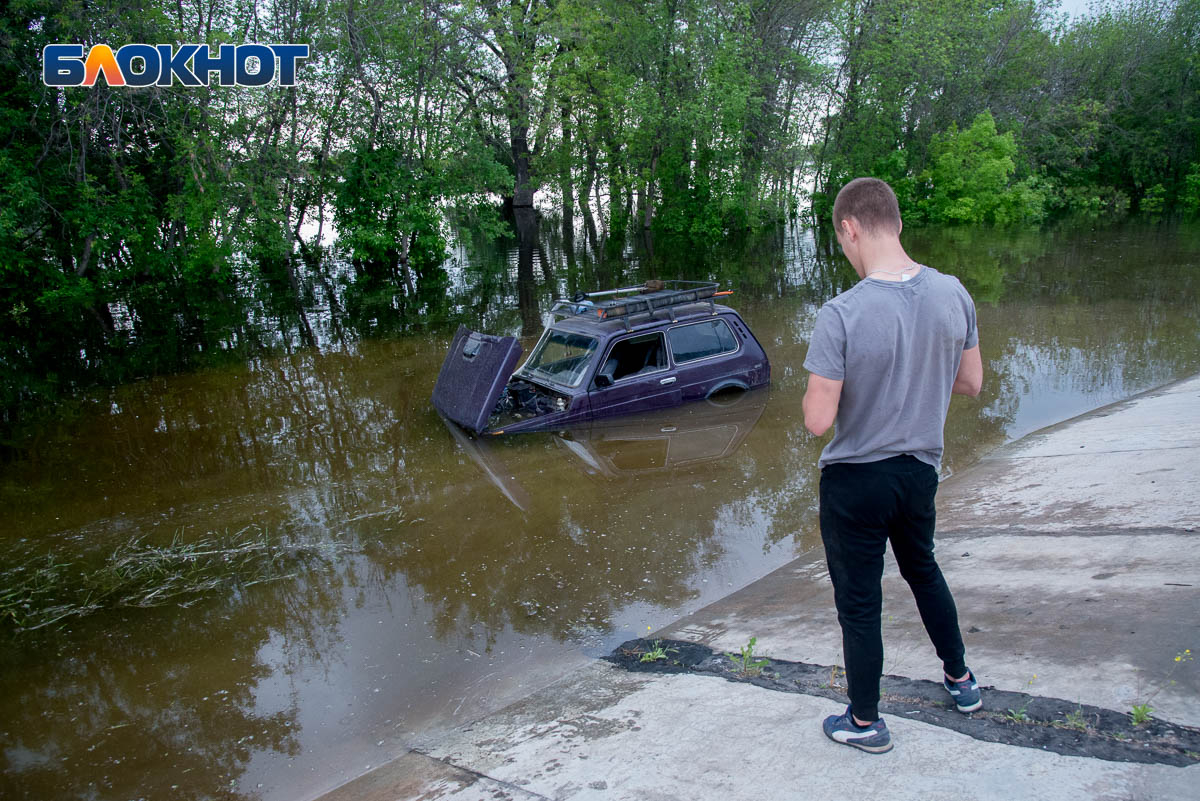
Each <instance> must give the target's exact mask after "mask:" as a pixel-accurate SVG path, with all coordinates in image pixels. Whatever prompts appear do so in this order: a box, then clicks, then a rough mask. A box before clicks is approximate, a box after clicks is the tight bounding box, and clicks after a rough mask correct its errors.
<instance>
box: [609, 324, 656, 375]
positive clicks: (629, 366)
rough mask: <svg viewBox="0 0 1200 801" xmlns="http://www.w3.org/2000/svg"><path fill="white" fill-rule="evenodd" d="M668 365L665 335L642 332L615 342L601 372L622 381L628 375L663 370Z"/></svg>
mask: <svg viewBox="0 0 1200 801" xmlns="http://www.w3.org/2000/svg"><path fill="white" fill-rule="evenodd" d="M666 366H667V349H666V346H665V345H664V344H663V335H662V334H661V333H653V334H642V335H640V336H636V337H629V338H628V339H622V340H620V341H619V342H617V343H616V344H614V345H613V346H612V350H610V351H609V352H608V358H606V359H605V360H604V364H603V365H602V366H601V368H600V374H601V375H607V376H608V377H609V378H611V379H612V380H613V381H620V380H621V379H622V378H627V377H628V376H633V375H639V374H641V373H651V372H654V371H655V370H663V369H665V368H666Z"/></svg>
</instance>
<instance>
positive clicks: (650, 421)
mask: <svg viewBox="0 0 1200 801" xmlns="http://www.w3.org/2000/svg"><path fill="white" fill-rule="evenodd" d="M767 395H768V391H767V389H766V388H765V387H764V388H761V389H754V390H749V391H746V390H731V391H730V392H728V393H720V394H718V395H714V396H713V397H711V398H708V399H706V400H703V401H699V402H697V403H691V404H688V405H686V406H677V407H675V408H671V409H661V410H657V411H653V412H646V413H644V414H637V415H630V416H627V417H621V418H617V419H612V418H610V419H602V420H596V421H593V422H591V423H589V424H585V425H581V426H576V427H572V428H567V429H563V430H561V431H556V432H554V433H553V440H554V442H555V444H556V445H558V446H559V447H561V448H562V449H563V450H565V451H566V452H567V453H569V454H570V455H571V456H572V457H573V458H572V459H571V460H570V461H571V463H572V464H574V465H575V467H576V468H577V469H578V470H580V472H582V473H584V474H585V475H587V476H589V477H592V478H600V479H615V478H620V477H627V476H631V475H640V474H647V473H662V472H669V471H671V470H674V469H677V468H682V467H687V466H691V465H695V464H699V463H703V462H713V461H718V460H720V459H725V458H727V457H729V456H731V455H732V454H733V453H734V452H735V451H737V449H738V448H739V447H740V446H741V444H742V442H744V441H745V439H746V437H747V436H749V434H750V432H751V431H752V430H753V429H754V426H755V425H756V424H757V423H758V420H759V418H760V417H762V413H763V409H765V408H766V405H767ZM443 421H444V422H445V423H446V428H447V430H448V431H449V432H450V434H451V436H453V437H454V439H455V441H456V442H457V443H458V445H459V446H460V447H461V448H462V449H463V450H464V451H465V452H466V453H467V455H468V456H470V457H471V459H472V460H473V461H474V462H475V464H476V465H478V466H479V468H480V470H482V471H483V473H484V475H485V476H486V477H487V479H488V481H490V482H491V483H492V484H493V485H494V486H495V487H496V488H497V489H498V490H499V491H500V492H501V493H502V494H503V495H504V497H505V498H507V499H508V500H509V501H510V502H511V503H512V504H513V505H514V506H516V507H517V508H518V509H520V510H521V511H528V508H529V506H530V503H531V499H530V495H529V493H528V492H527V491H526V490H525V488H524V487H522V486H521V483H520V482H519V481H517V480H516V478H515V477H514V476H513V471H512V470H511V469H510V468H509V467H508V466H507V465H506V463H505V460H504V457H503V453H504V451H505V450H507V448H506V446H505V445H504V443H503V442H502V441H497V440H495V439H491V438H486V437H485V438H477V437H474V436H472V435H470V434H468V433H467V432H465V431H463V429H462V428H460V427H459V426H457V425H455V424H454V423H452V422H450V421H449V420H446V419H445V418H443Z"/></svg>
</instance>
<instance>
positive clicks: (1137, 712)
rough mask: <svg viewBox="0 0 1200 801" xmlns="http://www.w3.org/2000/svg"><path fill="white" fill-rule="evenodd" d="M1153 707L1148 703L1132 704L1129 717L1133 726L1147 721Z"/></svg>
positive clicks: (1152, 711)
mask: <svg viewBox="0 0 1200 801" xmlns="http://www.w3.org/2000/svg"><path fill="white" fill-rule="evenodd" d="M1153 713H1154V707H1152V706H1150V705H1149V704H1134V705H1133V709H1131V710H1129V719H1130V720H1132V721H1133V725H1134V726H1141V725H1142V724H1143V723H1148V722H1149V721H1150V718H1151V716H1152V714H1153Z"/></svg>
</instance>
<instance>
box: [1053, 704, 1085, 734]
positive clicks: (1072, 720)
mask: <svg viewBox="0 0 1200 801" xmlns="http://www.w3.org/2000/svg"><path fill="white" fill-rule="evenodd" d="M1059 725H1060V726H1061V727H1062V728H1064V729H1074V730H1075V731H1087V727H1088V723H1087V718H1085V717H1084V716H1083V707H1081V706H1077V707H1075V709H1074V711H1072V712H1068V713H1067V715H1066V717H1065V718H1064V719H1063V720H1062V721H1060V722H1059Z"/></svg>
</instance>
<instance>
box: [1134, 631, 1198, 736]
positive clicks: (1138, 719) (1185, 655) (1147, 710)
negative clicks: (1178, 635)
mask: <svg viewBox="0 0 1200 801" xmlns="http://www.w3.org/2000/svg"><path fill="white" fill-rule="evenodd" d="M1193 659H1194V657H1193V656H1192V649H1191V648H1184V649H1183V650H1182V651H1180V652H1178V653H1177V654H1175V658H1174V659H1173V660H1172V664H1171V669H1170V670H1168V671H1167V675H1166V676H1164V677H1163V678H1164V681H1163V683H1162V684H1160V685H1158V687H1157V688H1156V689H1155V690H1154V692H1152V693H1150V694H1149V695H1148V696H1146V697H1145V699H1143V700H1142V702H1141V703H1139V704H1134V705H1133V708H1132V709H1131V710H1129V717H1130V718H1131V719H1132V720H1133V725H1135V726H1141V725H1142V724H1143V723H1145V722H1146V721H1148V720H1150V717H1151V715H1152V714H1153V712H1154V707H1152V706H1150V702H1151V701H1153V700H1154V699H1155V698H1156V697H1158V694H1159V693H1160V692H1162V690H1163V688H1164V687H1171V686H1173V685H1174V684H1175V679H1174V678H1172V677H1173V676H1174V675H1175V671H1176V670H1178V669H1179V666H1180V665H1182V664H1184V663H1186V662H1191V661H1192V660H1193ZM1141 688H1142V680H1141V677H1140V676H1139V677H1138V694H1137V697H1139V698H1140V697H1141V695H1142V690H1141Z"/></svg>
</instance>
